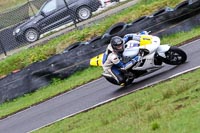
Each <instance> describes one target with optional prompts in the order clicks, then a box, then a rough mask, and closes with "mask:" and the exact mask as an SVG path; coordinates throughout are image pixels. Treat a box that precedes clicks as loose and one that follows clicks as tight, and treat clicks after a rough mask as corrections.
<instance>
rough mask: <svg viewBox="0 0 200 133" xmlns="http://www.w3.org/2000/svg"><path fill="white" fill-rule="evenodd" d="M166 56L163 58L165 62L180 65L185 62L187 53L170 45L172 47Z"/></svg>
mask: <svg viewBox="0 0 200 133" xmlns="http://www.w3.org/2000/svg"><path fill="white" fill-rule="evenodd" d="M165 55H166V58H164V59H163V62H164V63H166V64H169V65H180V64H183V63H185V61H186V60H187V55H186V53H185V52H184V51H183V50H182V49H180V48H178V47H175V46H172V47H170V49H169V50H168V51H167V52H166V53H165Z"/></svg>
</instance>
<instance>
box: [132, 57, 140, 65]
mask: <svg viewBox="0 0 200 133" xmlns="http://www.w3.org/2000/svg"><path fill="white" fill-rule="evenodd" d="M140 60H141V56H135V57H133V59H132V60H131V61H132V63H133V64H135V63H137V62H138V61H140Z"/></svg>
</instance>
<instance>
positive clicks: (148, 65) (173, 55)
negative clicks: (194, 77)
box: [90, 35, 187, 85]
mask: <svg viewBox="0 0 200 133" xmlns="http://www.w3.org/2000/svg"><path fill="white" fill-rule="evenodd" d="M136 43H138V42H137V41H134V40H130V41H128V42H127V43H126V44H125V46H124V52H123V58H122V61H123V62H124V63H126V62H128V61H130V60H131V59H133V57H134V56H137V55H139V56H140V57H141V59H140V60H139V61H138V62H137V63H136V64H134V65H133V66H132V67H131V68H129V69H128V70H125V71H122V73H123V75H124V77H125V79H126V81H125V85H129V84H131V83H132V82H133V80H134V79H135V78H138V77H141V76H144V75H146V74H149V73H152V72H154V71H156V70H159V69H160V68H162V67H163V66H164V63H165V64H169V65H181V64H183V63H185V62H186V60H187V55H186V53H185V52H184V51H183V50H182V49H180V48H179V47H176V46H170V45H168V44H165V45H160V38H158V37H157V36H153V35H142V36H141V39H140V44H139V46H136V45H135V44H136ZM101 62H102V54H101V55H99V56H96V57H94V58H93V59H91V61H90V64H91V65H93V66H94V65H95V64H94V63H97V64H98V65H100V66H101V65H102V64H101ZM107 80H108V79H107ZM108 81H109V82H110V80H108ZM111 83H112V82H111Z"/></svg>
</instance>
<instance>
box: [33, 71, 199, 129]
mask: <svg viewBox="0 0 200 133" xmlns="http://www.w3.org/2000/svg"><path fill="white" fill-rule="evenodd" d="M199 79H200V69H198V70H196V71H194V72H191V73H187V74H185V75H181V76H179V77H177V78H175V79H170V80H168V81H166V82H163V83H161V84H157V85H155V86H152V87H150V88H146V89H144V90H140V91H137V92H135V93H132V94H129V95H127V96H125V97H122V98H119V99H117V100H115V101H113V102H110V103H108V104H105V105H103V106H100V107H97V108H95V109H93V110H90V111H87V112H84V113H80V114H78V115H76V116H73V117H70V118H67V119H64V120H62V121H59V122H57V123H54V124H52V125H50V126H48V127H45V128H43V129H40V130H38V131H36V132H37V133H49V132H51V133H61V132H67V133H84V132H87V133H93V132H95V133H102V132H105V133H133V132H136V133H183V132H185V133H190V132H192V133H197V132H199V131H200V129H199V122H200V111H199V109H200V84H199V82H200V80H199Z"/></svg>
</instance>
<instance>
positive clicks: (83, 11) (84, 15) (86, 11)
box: [77, 6, 92, 21]
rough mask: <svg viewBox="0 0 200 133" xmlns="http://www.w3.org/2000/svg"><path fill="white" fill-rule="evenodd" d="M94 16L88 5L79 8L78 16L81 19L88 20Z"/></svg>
mask: <svg viewBox="0 0 200 133" xmlns="http://www.w3.org/2000/svg"><path fill="white" fill-rule="evenodd" d="M91 16H92V11H91V9H90V8H89V7H87V6H82V7H80V8H79V9H78V10H77V17H78V19H79V20H80V21H82V20H86V19H88V18H90V17H91Z"/></svg>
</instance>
